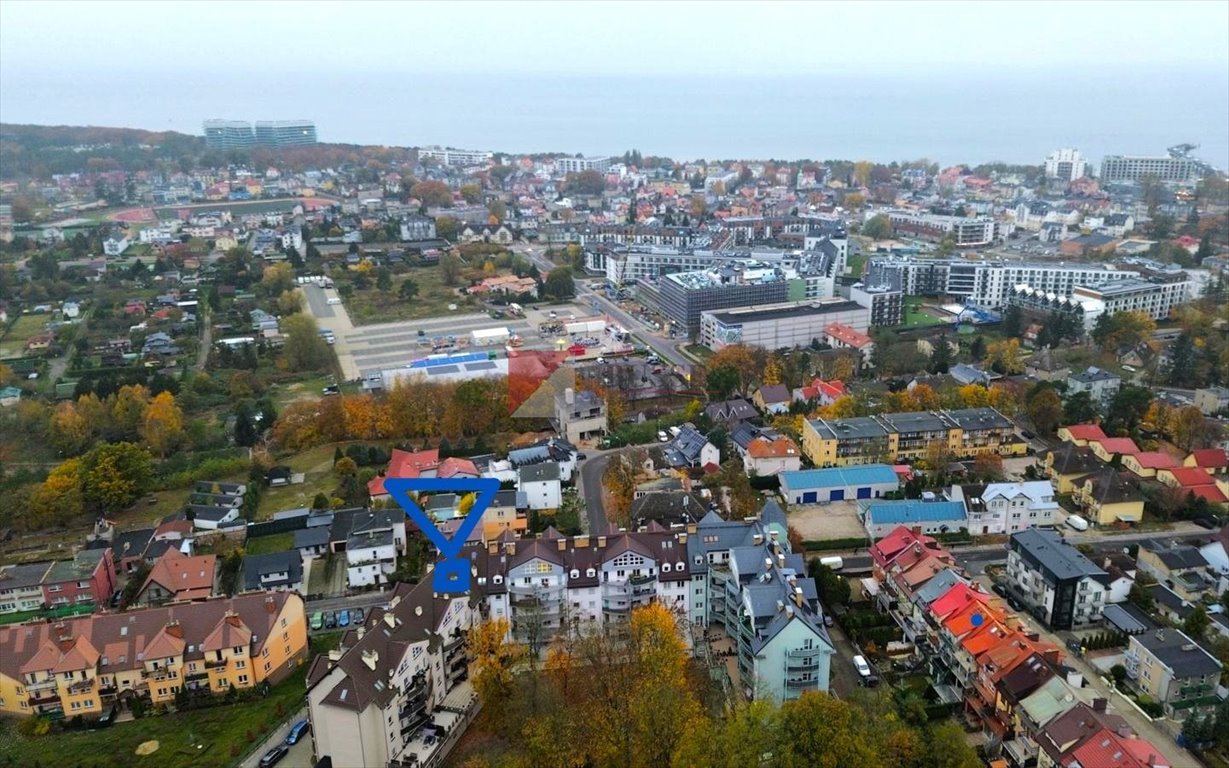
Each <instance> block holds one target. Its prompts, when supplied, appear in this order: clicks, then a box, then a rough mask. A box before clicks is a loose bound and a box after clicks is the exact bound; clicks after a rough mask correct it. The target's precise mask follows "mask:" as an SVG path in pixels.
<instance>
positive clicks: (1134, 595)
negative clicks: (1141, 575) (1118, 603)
mask: <svg viewBox="0 0 1229 768" xmlns="http://www.w3.org/2000/svg"><path fill="white" fill-rule="evenodd" d="M1127 600H1128V601H1129V602H1130V603H1131V605H1134V606H1135V607H1136V608H1139V609H1140V610H1141V611H1143V612H1144V613H1151V612H1152V609H1153V608H1155V607H1156V600H1154V599H1153V597H1152V594H1151V593H1150V592H1148V589H1147V588H1146V587H1145V586H1144V585H1143V584H1140V583H1139V582H1138V581H1136V582H1135V583H1134V584H1132V585H1131V591H1130V592H1128V593H1127Z"/></svg>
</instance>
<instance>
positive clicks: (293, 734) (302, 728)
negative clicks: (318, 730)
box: [286, 720, 312, 746]
mask: <svg viewBox="0 0 1229 768" xmlns="http://www.w3.org/2000/svg"><path fill="white" fill-rule="evenodd" d="M311 729H312V724H311V723H309V722H308V721H306V720H300V721H299V722H297V723H295V724H294V725H292V726H291V727H290V733H288V734H286V745H287V746H292V745H294V744H298V743H299V739H301V738H303V737H304V736H306V735H307V734H308V732H309V731H311Z"/></svg>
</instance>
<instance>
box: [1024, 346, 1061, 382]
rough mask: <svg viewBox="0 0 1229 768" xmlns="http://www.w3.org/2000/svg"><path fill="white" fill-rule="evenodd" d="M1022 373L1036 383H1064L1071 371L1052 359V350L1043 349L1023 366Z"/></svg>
mask: <svg viewBox="0 0 1229 768" xmlns="http://www.w3.org/2000/svg"><path fill="white" fill-rule="evenodd" d="M1024 373H1025V375H1028V376H1032V377H1033V378H1034V379H1037V380H1038V381H1066V380H1067V377H1068V376H1070V375H1071V369H1070V368H1068V367H1067V366H1066V364H1064V363H1060V362H1058V361H1056V360H1055V359H1054V351H1053V350H1052V349H1050V348H1049V347H1044V348H1042V349H1041V350H1038V352H1037V354H1035V355H1033V356H1032V357H1031V358H1029V360H1028V362H1027V363H1025V364H1024Z"/></svg>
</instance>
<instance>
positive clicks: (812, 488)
mask: <svg viewBox="0 0 1229 768" xmlns="http://www.w3.org/2000/svg"><path fill="white" fill-rule="evenodd" d="M779 477H780V483H781V496H782V497H783V498H784V499H785V500H786V502H788V503H790V504H822V503H825V502H829V501H844V500H846V499H850V500H853V499H878V498H881V497H882V496H884V495H885V494H888V493H893V492H895V491H898V490H900V478H899V477H898V476H897V474H896V471H895V470H894V469H892V467H890V466H888V465H887V464H869V465H865V466H859V467H841V468H829V469H804V470H800V471H797V472H789V471H786V472H781V473H779Z"/></svg>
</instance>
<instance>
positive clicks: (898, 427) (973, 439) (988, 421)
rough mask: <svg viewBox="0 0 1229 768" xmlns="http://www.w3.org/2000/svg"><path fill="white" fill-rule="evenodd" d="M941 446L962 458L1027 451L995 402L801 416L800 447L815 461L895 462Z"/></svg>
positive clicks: (819, 463) (842, 463)
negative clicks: (839, 415)
mask: <svg viewBox="0 0 1229 768" xmlns="http://www.w3.org/2000/svg"><path fill="white" fill-rule="evenodd" d="M932 446H940V447H942V448H943V449H944V450H946V451H947V452H949V453H950V454H951V455H952V456H954V457H956V458H958V459H969V458H974V457H976V456H980V455H982V454H989V453H993V454H998V455H1000V456H1023V455H1024V454H1025V453H1026V452H1027V446H1026V445H1025V443H1023V442H1021V441H1020V438H1018V437H1017V436H1016V435H1015V426H1014V425H1013V424H1012V423H1011V420H1010V419H1008V418H1007V417H1005V416H1003V414H1001V413H999V412H998V411H996V410H994V409H993V408H965V409H961V410H954V411H916V412H910V413H891V414H882V415H879V416H863V417H857V418H852V419H835V420H832V421H828V420H825V419H822V418H818V419H809V420H807V421H805V422H803V428H802V450H803V452H804V453H805V454H806V456H807V457H808V458H809V459H810V460H811V462H812V463H813V464H815V466H817V467H832V466H842V467H843V466H850V465H856V464H874V463H879V462H887V463H897V462H902V461H908V460H911V459H920V458H924V457H925V456H926V455H927V451H928V450H930V449H931V447H932Z"/></svg>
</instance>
